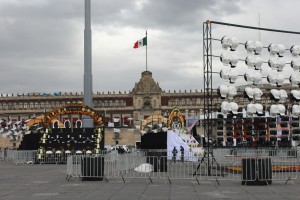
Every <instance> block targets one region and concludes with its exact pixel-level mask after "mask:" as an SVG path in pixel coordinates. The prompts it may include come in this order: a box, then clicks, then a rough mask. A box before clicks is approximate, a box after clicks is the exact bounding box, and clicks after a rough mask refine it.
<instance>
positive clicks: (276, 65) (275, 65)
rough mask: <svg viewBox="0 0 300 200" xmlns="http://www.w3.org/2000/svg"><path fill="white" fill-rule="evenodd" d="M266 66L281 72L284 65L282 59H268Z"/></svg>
mask: <svg viewBox="0 0 300 200" xmlns="http://www.w3.org/2000/svg"><path fill="white" fill-rule="evenodd" d="M268 64H269V66H270V67H271V68H272V69H274V70H277V71H279V72H280V71H282V70H283V67H284V66H285V64H286V63H285V60H284V59H283V58H279V57H273V58H270V59H269V61H268Z"/></svg>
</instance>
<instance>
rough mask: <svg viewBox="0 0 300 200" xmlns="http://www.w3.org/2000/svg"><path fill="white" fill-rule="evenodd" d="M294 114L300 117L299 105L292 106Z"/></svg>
mask: <svg viewBox="0 0 300 200" xmlns="http://www.w3.org/2000/svg"><path fill="white" fill-rule="evenodd" d="M292 115H293V116H294V117H298V116H299V115H300V106H299V105H293V106H292Z"/></svg>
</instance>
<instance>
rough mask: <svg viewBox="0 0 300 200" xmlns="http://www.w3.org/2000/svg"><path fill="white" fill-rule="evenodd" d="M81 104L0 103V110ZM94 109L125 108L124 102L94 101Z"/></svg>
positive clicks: (68, 102) (55, 102) (75, 101)
mask: <svg viewBox="0 0 300 200" xmlns="http://www.w3.org/2000/svg"><path fill="white" fill-rule="evenodd" d="M72 103H82V101H81V100H72V101H41V102H18V103H17V102H9V103H6V102H3V103H0V110H17V109H25V110H26V109H53V108H57V107H61V106H64V105H66V104H72ZM93 103H94V107H123V106H126V102H125V101H124V100H115V101H112V100H105V101H94V102H93Z"/></svg>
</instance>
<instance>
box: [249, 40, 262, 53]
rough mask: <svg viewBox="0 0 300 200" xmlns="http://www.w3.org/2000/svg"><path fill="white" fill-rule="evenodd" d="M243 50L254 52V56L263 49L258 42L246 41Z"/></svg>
mask: <svg viewBox="0 0 300 200" xmlns="http://www.w3.org/2000/svg"><path fill="white" fill-rule="evenodd" d="M245 49H246V50H247V52H254V54H256V55H259V54H260V53H261V50H262V49H263V44H262V43H261V42H260V41H252V40H248V41H247V42H246V43H245Z"/></svg>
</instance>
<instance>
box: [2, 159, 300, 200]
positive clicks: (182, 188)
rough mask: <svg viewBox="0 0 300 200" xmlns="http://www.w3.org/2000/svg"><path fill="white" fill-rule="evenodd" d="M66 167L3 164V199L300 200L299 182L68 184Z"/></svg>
mask: <svg viewBox="0 0 300 200" xmlns="http://www.w3.org/2000/svg"><path fill="white" fill-rule="evenodd" d="M66 174H67V173H66V165H63V164H61V165H54V164H52V165H51V164H47V165H18V166H16V165H13V164H11V163H8V162H4V161H0V199H4V200H10V199H11V200H16V199H38V200H43V199H57V200H59V199H101V200H102V199H107V200H108V199H109V200H123V199H124V200H148V199H162V200H165V199H171V200H173V199H174V200H177V199H178V200H190V199H191V200H193V199H201V200H205V199H209V200H210V199H272V200H274V199H282V200H283V199H300V189H299V186H300V181H299V180H298V179H297V180H294V181H293V182H288V183H287V184H286V185H285V184H284V183H285V182H273V183H272V185H270V186H243V185H241V181H220V185H218V184H217V182H215V181H201V182H200V185H198V183H197V182H196V181H194V180H192V181H191V180H172V183H171V184H169V183H168V182H166V181H165V180H163V179H158V180H157V179H155V180H153V183H152V184H151V183H150V182H149V181H148V180H147V179H126V183H124V182H123V181H122V179H110V180H108V181H109V182H108V183H107V182H105V181H103V182H102V181H84V182H81V181H80V180H77V181H75V180H72V179H71V180H70V181H69V182H68V181H66V179H65V178H66Z"/></svg>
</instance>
